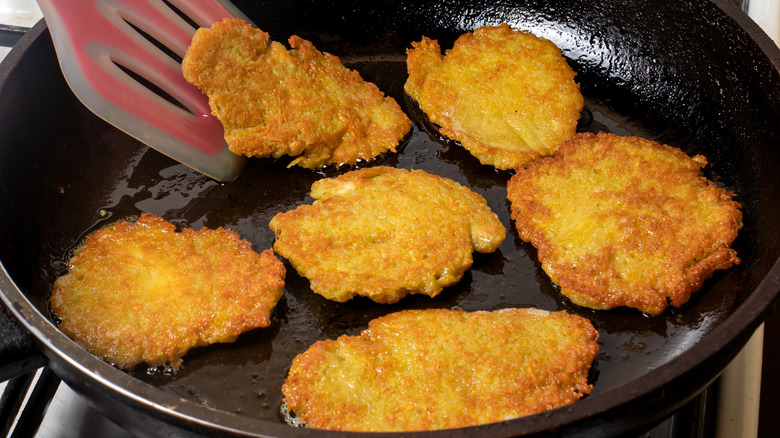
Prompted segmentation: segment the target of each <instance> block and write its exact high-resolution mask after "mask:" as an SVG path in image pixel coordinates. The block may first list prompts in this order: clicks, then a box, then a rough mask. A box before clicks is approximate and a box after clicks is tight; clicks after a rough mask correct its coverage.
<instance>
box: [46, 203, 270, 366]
mask: <svg viewBox="0 0 780 438" xmlns="http://www.w3.org/2000/svg"><path fill="white" fill-rule="evenodd" d="M284 275H285V268H284V265H283V264H282V262H280V261H279V260H278V259H277V258H276V256H274V254H273V251H271V250H270V249H268V250H265V251H263V252H262V253H260V254H258V253H256V252H254V251H253V250H252V246H251V245H250V243H249V242H247V241H246V240H243V239H241V238H240V237H239V236H238V235H237V234H236V233H235V232H233V231H231V230H228V229H226V228H217V229H213V230H212V229H207V228H203V229H201V230H200V231H194V230H192V229H184V230H182V232H180V233H179V232H176V230H175V228H174V226H173V224H170V223H168V222H166V221H165V220H163V219H162V218H161V217H159V216H156V215H153V214H149V213H144V214H142V215H141V217H140V218H138V220H137V221H135V222H134V223H133V222H128V221H124V220H120V221H118V222H116V223H114V224H113V225H111V226H108V227H105V228H102V229H100V230H98V231H97V232H95V233H93V234H92V235H90V236H89V237H88V238H87V239H86V242H85V243H84V244H83V246H82V247H80V248H79V249H78V251H77V252H76V253H75V254H74V256H73V257H72V258H71V259H70V261H69V262H68V272H67V273H66V274H65V275H63V276H62V277H60V278H58V279H57V280H56V281H55V283H54V288H53V290H52V295H51V308H52V311H53V313H54V314H55V316H56V317H57V318H59V319H60V324H59V328H60V329H61V330H62V331H63V332H64V333H65V334H67V335H68V336H70V337H71V338H73V339H75V340H76V341H78V342H80V343H81V344H83V345H84V346H85V347H86V348H87V349H88V350H89V351H91V352H92V353H94V354H95V355H97V356H100V357H102V358H103V359H105V360H107V361H109V362H111V363H113V364H114V365H116V366H117V367H120V368H125V369H130V368H132V367H133V366H135V365H137V364H140V363H146V364H148V365H150V366H162V365H169V366H171V367H172V369H176V368H178V367H179V365H180V364H181V362H182V360H181V357H182V356H183V355H184V354H185V353H186V352H187V350H189V349H190V348H193V347H198V346H202V345H208V344H212V343H216V342H233V341H234V340H235V339H236V338H237V337H238V335H239V334H240V333H243V332H245V331H248V330H251V329H253V328H256V327H266V326H268V325H269V324H270V322H271V321H270V313H271V311H272V310H273V308H274V306H275V305H276V303H277V301H279V299H280V298H281V297H282V293H283V290H282V289H283V287H284Z"/></svg>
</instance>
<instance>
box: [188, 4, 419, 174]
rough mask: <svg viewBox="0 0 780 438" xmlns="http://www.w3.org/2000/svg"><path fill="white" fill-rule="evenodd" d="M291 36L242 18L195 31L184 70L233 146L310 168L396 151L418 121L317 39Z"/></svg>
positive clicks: (242, 151) (240, 151)
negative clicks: (277, 35) (285, 41)
mask: <svg viewBox="0 0 780 438" xmlns="http://www.w3.org/2000/svg"><path fill="white" fill-rule="evenodd" d="M289 44H290V48H291V50H287V49H286V48H285V47H284V46H283V45H282V44H280V43H278V42H275V41H273V42H271V41H269V36H268V34H267V33H265V32H263V31H261V30H258V29H253V28H252V27H251V26H250V25H249V24H248V23H246V22H244V21H241V20H238V19H226V20H225V21H223V22H221V23H215V24H214V25H213V26H212V27H211V28H208V29H207V28H201V29H198V31H197V32H196V33H195V36H194V37H193V39H192V44H191V46H190V48H189V49H188V50H187V54H186V56H185V57H184V60H183V61H182V70H183V73H184V77H185V79H187V81H189V82H190V83H192V84H194V85H195V86H197V87H198V88H200V89H201V90H203V91H204V92H205V93H206V94H207V95H208V96H209V105H210V106H211V110H212V112H213V114H214V115H215V116H216V117H217V118H218V119H219V120H220V121H221V122H222V125H223V126H224V128H225V140H226V141H227V144H228V147H229V148H230V150H231V151H233V152H235V153H236V154H241V155H247V156H250V157H275V158H279V157H281V156H283V155H290V156H293V157H297V158H295V159H294V160H293V161H292V163H291V164H290V165H291V166H292V165H295V164H297V165H298V166H301V167H305V168H310V169H312V168H320V167H323V166H324V165H326V164H331V163H333V164H342V163H346V164H355V163H357V161H358V160H370V159H371V158H373V157H375V156H376V155H377V154H379V153H382V152H387V151H393V152H395V147H396V145H397V144H398V142H399V141H400V140H401V139H402V138H403V137H404V135H406V133H407V132H408V131H409V129H410V128H411V122H410V121H409V118H408V117H407V116H406V114H404V112H403V111H402V110H401V108H400V107H399V106H398V103H396V101H395V100H394V99H393V98H391V97H385V96H384V94H383V93H382V92H381V91H380V90H379V88H378V87H377V86H376V85H375V84H373V83H370V82H366V81H364V80H363V79H362V78H361V77H360V74H358V72H356V71H353V70H349V69H347V68H346V67H344V66H343V65H342V64H341V62H340V61H339V59H338V58H337V57H336V56H333V55H330V54H328V53H322V52H320V51H318V50H317V49H315V48H314V46H313V45H312V44H311V42H309V41H306V40H303V39H301V38H299V37H297V36H292V37H290V39H289Z"/></svg>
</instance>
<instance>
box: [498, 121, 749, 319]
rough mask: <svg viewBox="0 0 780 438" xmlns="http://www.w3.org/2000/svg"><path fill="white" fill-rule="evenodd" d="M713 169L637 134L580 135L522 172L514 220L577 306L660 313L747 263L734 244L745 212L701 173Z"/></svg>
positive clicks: (512, 185) (515, 186)
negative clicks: (742, 261) (718, 273)
mask: <svg viewBox="0 0 780 438" xmlns="http://www.w3.org/2000/svg"><path fill="white" fill-rule="evenodd" d="M706 163H707V160H706V159H705V158H704V157H703V156H701V155H697V156H695V157H693V158H690V157H689V156H688V155H686V154H685V153H684V152H682V151H681V150H679V149H677V148H673V147H671V146H666V145H661V144H658V143H656V142H652V141H649V140H644V139H641V138H638V137H620V136H617V135H613V134H605V133H602V134H598V135H594V134H578V135H577V136H575V137H574V138H573V139H572V140H571V141H569V142H567V143H565V144H564V145H563V146H561V148H560V149H558V151H557V152H556V154H555V156H554V157H550V158H544V159H542V160H540V161H537V162H534V163H531V164H528V165H527V166H525V167H518V168H517V169H516V172H517V173H516V174H515V175H514V176H513V177H512V178H511V179H510V181H509V183H508V198H509V200H510V201H511V210H512V219H514V221H515V225H516V227H517V230H518V232H519V234H520V238H522V239H523V240H524V241H526V242H530V243H532V244H533V246H534V247H536V249H537V250H538V257H539V261H540V262H541V264H542V267H543V269H544V271H545V272H546V273H547V274H548V275H549V276H550V278H551V279H552V280H553V281H554V282H555V283H557V284H558V285H559V286H560V287H561V293H563V294H564V295H566V296H567V297H569V298H570V299H571V301H572V302H574V303H576V304H578V305H581V306H585V307H590V308H593V309H611V308H614V307H619V306H628V307H633V308H636V309H639V310H641V311H642V312H645V313H647V314H650V315H658V314H660V313H662V312H663V311H664V309H666V307H667V301H671V303H672V304H673V305H674V306H677V307H679V306H682V305H683V304H684V303H685V302H687V301H688V299H689V298H690V296H691V294H692V293H693V292H695V291H696V290H698V289H699V288H700V287H701V285H702V283H703V282H704V280H705V279H706V278H708V277H709V276H710V275H711V274H712V273H713V272H714V271H715V270H718V269H727V268H729V267H731V266H732V265H734V264H736V263H739V258H738V257H737V254H736V251H734V250H733V249H731V248H730V247H729V246H730V245H731V243H732V242H733V241H734V239H735V238H736V237H737V231H738V230H739V229H740V228H741V226H742V213H741V211H740V208H741V206H740V204H739V203H737V202H736V201H733V200H732V197H733V196H734V195H733V194H731V193H728V192H727V191H726V190H723V189H721V188H718V187H717V186H716V185H715V183H713V182H711V181H709V180H707V179H706V178H705V177H704V176H703V175H702V172H701V168H703V167H704V166H705V165H706Z"/></svg>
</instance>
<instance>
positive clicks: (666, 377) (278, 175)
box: [0, 0, 780, 437]
mask: <svg viewBox="0 0 780 438" xmlns="http://www.w3.org/2000/svg"><path fill="white" fill-rule="evenodd" d="M235 3H236V4H237V6H238V7H239V8H240V9H242V10H243V11H244V12H245V13H246V14H247V15H248V16H249V17H251V18H252V19H253V20H254V21H255V23H256V24H257V25H258V26H259V27H260V28H262V29H263V30H266V31H268V32H269V33H270V34H271V36H272V38H274V39H276V40H280V41H286V39H287V37H288V36H289V35H291V34H298V35H300V36H302V37H304V38H307V39H310V40H312V41H313V42H314V44H315V45H316V46H317V47H318V48H320V49H321V50H325V51H328V52H331V53H333V54H336V55H338V56H340V57H341V58H342V60H343V61H344V62H345V63H346V64H347V65H348V66H350V67H352V68H355V69H357V70H358V71H360V72H361V74H362V75H363V77H364V78H365V79H367V80H370V81H373V82H376V83H377V84H378V85H379V87H380V88H381V89H382V90H383V91H385V92H386V93H387V94H389V95H391V96H393V97H394V98H395V99H396V100H397V101H398V102H399V103H400V104H401V106H402V108H404V109H405V110H406V111H407V113H408V114H409V115H410V117H411V118H412V120H413V121H414V128H413V130H412V132H411V133H410V134H409V136H408V137H407V138H406V139H405V140H404V142H403V146H402V147H401V150H400V152H399V153H397V154H388V155H386V156H384V157H382V158H380V159H379V160H378V161H377V162H376V163H375V164H382V165H391V166H398V167H404V168H420V169H425V170H427V171H430V172H432V173H436V174H439V175H442V176H446V177H449V178H452V179H454V180H456V181H458V182H460V183H463V184H465V185H467V186H469V187H471V188H472V189H474V190H475V191H477V192H478V193H480V194H482V195H484V196H485V198H486V199H487V200H488V202H489V204H490V206H491V207H492V209H493V210H494V211H495V212H496V213H497V214H498V215H499V217H500V218H501V219H502V221H503V222H504V225H505V226H506V227H507V229H508V230H509V233H508V237H507V239H506V241H505V242H504V243H503V244H502V246H501V247H500V249H499V251H497V252H496V253H494V254H487V255H477V257H476V259H475V263H474V266H473V268H472V270H471V271H470V272H469V273H468V274H467V275H466V276H465V277H464V278H463V280H462V281H461V282H459V283H458V284H457V285H455V286H453V287H451V288H448V289H447V290H445V292H444V293H442V294H441V295H440V296H439V297H437V298H435V299H430V298H425V297H422V298H421V297H408V298H406V299H404V300H402V301H401V302H399V303H398V304H396V305H392V306H386V305H377V304H373V303H372V302H370V301H367V300H364V299H354V300H351V301H350V302H348V303H345V304H338V303H333V302H329V301H327V300H324V299H322V298H321V297H319V296H317V295H314V294H313V293H311V292H310V291H309V288H308V283H307V281H306V280H305V279H302V278H301V277H299V276H298V275H297V274H296V273H295V271H294V270H293V269H292V268H290V267H289V265H288V275H287V286H286V292H285V296H284V298H283V299H282V300H281V301H280V303H279V305H278V307H277V309H276V311H275V313H274V323H273V324H272V325H271V326H270V327H269V328H265V329H258V330H254V331H252V332H249V333H246V334H244V335H242V336H241V337H240V338H239V339H238V341H237V342H236V343H234V344H223V345H215V346H209V347H204V348H199V349H196V350H193V351H191V352H190V353H189V354H187V355H186V356H185V357H184V365H183V367H182V369H181V370H180V371H179V372H178V373H177V374H176V375H166V374H164V373H160V372H159V371H158V372H153V373H151V374H149V373H148V372H147V371H148V370H146V369H144V368H139V369H136V370H133V371H132V372H123V371H120V370H118V369H116V368H114V367H112V366H111V365H109V364H107V363H105V362H103V361H102V360H100V359H97V358H96V357H94V356H92V355H90V354H89V353H87V352H86V351H85V350H84V349H83V348H82V347H81V346H79V345H78V344H76V343H74V342H72V341H71V340H70V339H68V338H67V337H65V336H64V335H63V334H62V333H60V332H59V331H58V330H57V329H56V327H55V325H54V324H53V323H52V320H51V318H50V314H49V310H48V295H49V291H50V287H51V283H52V282H53V280H54V279H55V278H56V277H57V276H58V275H60V274H62V272H63V268H64V264H65V260H66V258H67V256H68V254H69V251H71V250H72V248H73V247H74V246H75V245H77V244H78V243H79V242H80V241H81V239H82V238H83V237H84V236H85V235H86V234H87V233H90V232H92V231H94V230H95V229H97V228H98V227H101V226H103V225H106V224H109V223H111V222H113V221H115V220H117V219H120V218H126V217H131V216H134V215H137V214H139V213H140V212H142V211H148V212H154V213H157V214H160V215H162V216H163V217H165V218H166V219H167V220H169V221H171V222H173V223H175V224H178V225H180V226H190V227H195V228H199V227H202V226H208V227H212V228H213V227H217V226H227V227H229V228H232V229H235V230H236V231H237V232H238V233H239V234H241V235H242V236H243V237H244V238H246V239H248V240H249V241H250V242H252V244H253V245H254V246H255V248H256V249H258V250H261V249H265V248H269V247H271V245H272V244H273V234H272V233H271V232H270V230H269V229H268V227H267V223H268V221H269V220H270V218H271V217H272V216H273V215H274V214H275V213H276V212H278V211H286V210H288V209H291V208H294V207H295V206H297V205H299V204H301V203H305V202H310V201H311V199H310V198H309V197H308V196H307V194H308V188H309V186H310V185H311V183H312V182H313V181H315V180H317V179H319V178H321V177H323V175H335V174H336V173H337V172H338V170H330V171H326V172H323V173H315V172H311V171H307V170H303V169H297V168H293V169H287V168H286V167H285V166H286V164H287V161H286V160H277V161H273V160H263V159H255V160H250V163H249V165H248V167H247V169H246V171H245V172H244V174H243V175H242V176H241V177H240V178H239V179H238V180H237V181H235V182H233V183H230V184H218V183H216V182H214V181H213V180H210V179H208V178H206V177H204V176H201V175H199V174H197V173H195V172H193V171H191V170H189V169H187V168H186V167H184V166H183V165H180V164H177V163H176V162H173V161H171V160H170V159H168V158H166V157H164V156H162V155H161V154H159V153H157V152H155V151H154V150H151V149H148V148H146V147H144V146H143V145H141V144H139V143H137V142H136V141H134V140H133V139H131V138H129V137H128V136H126V135H124V134H122V133H121V132H119V131H117V130H116V129H114V128H112V127H111V126H109V125H107V124H105V123H104V122H102V121H101V120H99V119H97V118H96V117H95V116H93V115H92V114H91V113H90V112H89V111H88V110H86V109H85V108H84V107H83V106H82V105H81V104H80V103H79V102H78V101H77V100H76V99H75V98H74V96H73V95H72V94H71V92H70V91H69V89H68V87H67V85H66V84H65V83H64V81H63V79H62V77H61V75H60V73H59V69H58V66H57V61H56V55H55V53H54V50H53V48H52V45H51V40H50V38H49V35H48V32H47V30H46V28H45V25H44V24H43V23H39V24H38V25H37V26H36V27H35V28H34V29H33V30H31V31H30V32H29V33H28V34H27V35H26V36H25V37H24V38H23V40H22V41H21V42H20V43H19V45H18V47H17V48H16V49H14V51H13V52H12V53H11V54H10V55H9V57H8V59H7V60H6V61H5V62H4V63H3V65H2V68H0V102H1V103H2V106H0V260H1V261H2V264H3V267H4V268H5V271H6V272H5V274H6V275H0V289H1V290H2V292H3V293H2V298H3V301H4V302H5V304H6V305H7V306H8V307H9V308H10V309H11V310H12V312H13V313H14V314H15V315H16V316H17V317H18V318H19V319H20V320H21V323H22V325H23V327H24V329H25V330H26V331H27V332H29V333H31V334H32V336H33V337H34V339H35V342H36V344H37V345H38V346H39V347H40V349H41V351H42V352H43V353H44V355H45V356H46V359H47V361H48V365H49V366H50V367H51V368H52V369H53V370H54V372H55V373H56V374H57V375H59V376H60V377H61V378H62V379H63V380H65V381H66V382H67V383H68V384H69V385H70V386H71V387H73V388H74V389H75V390H76V391H78V392H80V393H82V394H84V395H85V396H86V397H87V398H88V399H89V400H90V401H91V402H92V404H93V405H94V406H95V407H96V408H97V409H98V410H100V411H101V412H103V413H104V414H106V415H107V416H108V417H109V418H111V419H113V420H114V421H115V422H117V423H118V424H120V425H122V426H123V427H125V428H127V429H129V430H131V431H133V432H134V433H136V434H139V435H156V436H190V435H201V434H202V435H228V436H232V435H236V436H310V435H311V436H332V435H333V434H332V433H327V432H323V431H313V430H307V429H295V428H291V427H289V426H287V425H285V424H283V423H282V421H281V416H280V414H279V404H280V401H281V394H280V386H281V383H282V381H283V379H284V377H285V375H286V372H287V369H288V367H289V364H290V361H291V360H292V358H293V357H294V356H295V355H296V354H298V353H300V352H302V351H304V350H305V349H306V348H307V347H308V346H309V345H310V344H311V343H313V342H315V341H317V340H319V339H325V338H335V337H337V336H339V335H342V334H355V333H357V332H359V331H360V330H362V329H363V328H365V326H366V324H367V322H368V321H369V320H370V319H373V318H375V317H378V316H381V315H384V314H387V313H389V312H393V311H396V310H400V309H408V308H427V307H436V308H452V307H460V308H463V309H466V310H491V309H498V308H503V307H527V306H534V307H540V308H543V309H547V310H567V311H569V312H572V313H576V314H579V315H582V316H584V317H587V318H589V319H590V320H592V321H593V323H594V325H595V326H596V327H597V328H598V330H599V332H600V334H601V339H600V342H601V344H602V349H601V354H600V356H599V357H598V359H597V360H596V362H595V364H594V368H593V373H592V376H591V379H592V382H593V383H594V385H595V386H594V389H593V392H592V393H591V395H590V396H588V397H586V398H584V399H582V400H580V401H579V402H577V403H575V404H573V405H570V406H566V407H563V408H560V409H555V410H552V411H548V412H545V413H541V414H537V415H532V416H529V417H526V418H521V419H516V420H512V421H506V422H502V423H496V424H490V425H485V426H480V427H474V428H466V429H459V430H455V431H439V432H431V433H426V434H422V433H421V434H419V435H425V436H429V435H430V436H452V435H475V436H489V437H495V436H514V435H539V436H546V435H572V436H576V435H583V436H584V435H588V434H596V435H597V436H610V435H618V434H625V433H630V432H638V431H642V430H644V429H647V428H649V427H650V426H652V425H653V424H654V423H656V422H658V421H660V420H662V419H663V418H665V417H666V416H667V415H669V414H670V413H672V412H673V411H674V410H676V409H677V408H679V407H680V406H682V405H683V404H684V403H685V402H686V401H688V400H690V399H691V398H692V397H694V396H695V395H696V394H697V393H698V392H700V391H701V390H702V389H703V388H704V387H706V386H707V385H708V384H710V383H711V382H712V381H713V380H714V379H715V378H716V377H717V376H718V374H719V373H720V372H721V371H722V370H723V368H724V367H725V366H726V365H727V364H728V362H729V361H730V360H731V359H732V358H733V357H734V356H735V354H736V353H737V352H738V351H739V350H740V348H741V347H742V346H743V345H744V343H745V342H746V341H747V339H748V338H749V337H750V335H751V334H752V332H753V330H754V329H755V328H756V327H757V326H758V325H759V324H760V323H761V321H762V320H763V318H764V316H765V315H766V313H767V312H768V311H769V310H770V307H771V306H772V305H773V303H774V302H775V301H776V297H777V295H778V291H779V290H780V265H778V264H777V260H778V256H780V204H779V203H778V202H777V201H776V200H777V199H779V198H780V179H778V178H777V176H776V173H777V169H780V150H779V149H778V148H779V147H780V73H779V72H778V68H779V66H780V50H778V49H777V47H775V46H774V45H773V44H772V43H771V41H770V40H769V39H768V38H767V37H766V36H765V35H764V34H763V33H762V32H761V31H760V30H758V28H757V26H756V25H755V24H753V23H752V22H751V21H750V20H749V19H748V18H747V17H746V16H745V15H744V14H743V13H742V12H741V11H739V9H738V8H737V6H736V5H734V4H733V2H728V1H717V2H714V3H712V2H709V1H703V0H702V1H693V0H688V1H683V0H676V1H673V2H670V1H664V0H656V1H651V0H646V1H641V2H623V1H601V2H590V1H588V0H583V1H574V0H571V1H549V0H547V1H525V2H523V1H466V0H464V1H456V2H446V3H439V2H432V1H417V2H411V1H398V2H386V4H383V3H376V2H364V1H357V0H356V1H343V2H328V4H325V2H317V1H286V2H253V1H237V2H235ZM500 22H509V23H510V24H512V25H514V26H515V27H518V28H522V29H528V30H531V31H533V32H534V33H536V34H537V35H540V36H543V37H546V38H548V39H551V40H552V41H553V42H555V43H556V44H557V45H558V46H559V47H561V48H562V50H563V52H564V54H565V55H566V56H567V58H568V59H569V61H570V63H571V65H572V67H573V68H574V69H575V70H576V71H577V72H578V76H577V80H578V82H580V83H581V87H582V91H583V94H584V95H585V96H586V110H585V111H583V114H582V118H581V123H580V127H579V129H580V131H592V132H598V131H609V132H614V133H617V134H626V135H629V134H633V135H640V136H642V137H645V138H650V139H653V140H657V141H660V142H663V143H667V144H671V145H674V146H677V147H680V148H682V149H683V150H684V151H686V152H687V153H689V154H691V155H693V154H703V155H705V156H706V157H707V158H708V160H709V163H710V164H709V166H708V167H707V168H706V169H705V173H706V174H707V176H708V177H709V178H711V179H713V180H714V181H716V182H717V183H718V184H719V185H721V186H722V187H726V188H727V189H729V190H731V191H734V192H735V193H737V195H738V198H737V199H738V200H739V201H740V202H741V203H742V204H743V206H744V216H745V226H744V228H743V230H742V231H741V232H740V235H739V237H738V239H737V240H736V242H735V243H734V247H735V248H736V250H737V251H738V253H739V256H740V257H741V258H742V263H741V264H740V265H738V266H736V267H734V268H732V269H729V270H727V271H721V272H717V273H716V274H715V275H714V276H713V278H711V279H710V280H708V281H707V282H706V283H705V285H704V287H703V288H702V290H700V291H699V292H698V293H697V294H695V295H694V297H693V298H692V300H691V301H690V302H689V303H688V304H687V305H685V306H684V307H683V308H681V309H670V310H668V311H667V312H666V313H665V314H664V315H662V316H660V317H656V318H649V317H646V316H643V315H641V314H639V313H637V312H634V311H629V310H625V309H617V310H613V311H608V312H596V311H591V310H587V309H583V308H579V307H577V306H574V305H572V304H571V303H570V302H568V301H567V300H566V299H565V298H564V297H562V295H561V294H560V293H559V292H558V290H557V288H556V287H555V286H554V285H553V284H552V283H551V282H550V280H549V279H548V278H547V277H546V275H545V274H544V273H543V271H542V270H541V268H540V266H539V264H538V262H536V254H535V251H534V249H533V248H532V247H531V246H530V245H527V244H525V243H523V242H522V241H520V240H519V239H518V238H517V234H516V232H515V231H514V225H513V224H512V223H511V222H510V219H509V209H508V205H507V201H506V189H505V184H506V181H507V179H508V178H509V177H510V175H511V172H500V171H495V170H493V169H492V168H490V167H486V166H481V165H479V163H478V162H477V161H476V160H475V159H474V158H472V157H471V156H470V155H469V154H468V153H466V152H465V151H464V150H463V149H462V148H461V147H460V146H458V145H457V144H455V143H452V142H449V141H447V140H446V139H444V138H442V137H440V136H439V135H438V134H437V133H436V129H435V127H434V126H432V125H431V124H430V123H429V122H428V121H427V120H426V118H425V117H424V115H423V114H422V113H421V112H420V110H419V108H418V106H417V104H416V103H415V102H413V101H412V100H410V99H409V98H408V97H406V96H405V95H404V93H403V83H404V81H405V80H406V70H405V64H404V59H405V58H404V57H405V55H404V51H405V49H406V48H408V47H409V46H410V43H411V42H412V41H417V40H419V39H420V38H421V37H422V36H423V35H426V36H428V37H431V38H437V39H439V40H440V42H441V43H442V45H443V46H444V47H447V45H448V44H451V43H452V41H454V39H455V38H457V36H459V35H460V34H462V33H464V32H468V31H471V30H473V29H474V28H475V27H478V26H480V25H483V24H497V23H500ZM410 435H412V436H416V435H418V434H405V436H410Z"/></svg>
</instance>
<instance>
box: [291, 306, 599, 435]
mask: <svg viewBox="0 0 780 438" xmlns="http://www.w3.org/2000/svg"><path fill="white" fill-rule="evenodd" d="M597 339H598V332H597V331H596V330H595V329H594V328H593V326H592V325H591V323H590V322H589V321H588V320H587V319H585V318H582V317H579V316H576V315H570V314H568V313H566V312H555V313H548V312H545V311H540V310H536V309H504V310H497V311H493V312H471V313H469V312H465V311H462V310H444V309H429V310H406V311H401V312H397V313H393V314H390V315H387V316H385V317H382V318H378V319H375V320H373V321H371V322H370V323H369V325H368V329H366V330H364V331H363V332H362V333H361V334H360V335H359V336H341V337H339V338H338V339H337V340H325V341H319V342H317V343H315V344H314V345H312V346H311V348H309V350H307V351H306V352H304V353H302V354H300V355H298V356H297V357H296V358H295V359H294V360H293V364H292V367H291V369H290V372H289V375H288V377H287V379H286V380H285V382H284V385H283V386H282V392H283V393H284V402H285V404H286V406H285V407H284V408H286V409H287V410H289V411H291V412H292V413H293V414H294V415H295V417H296V420H297V421H300V422H302V423H304V424H305V425H306V426H308V427H312V428H318V429H334V430H355V431H385V432H388V431H413V430H432V429H445V428H454V427H463V426H471V425H478V424H484V423H491V422H496V421H502V420H507V419H512V418H517V417H521V416H524V415H530V414H533V413H537V412H542V411H545V410H548V409H553V408H556V407H559V406H564V405H567V404H570V403H573V402H575V401H577V400H578V399H580V397H582V396H583V395H585V394H588V393H590V390H591V385H589V384H588V381H587V379H588V370H589V369H590V366H591V363H592V362H593V360H594V359H595V358H596V355H597V354H598V351H599V345H598V343H597V342H596V341H597Z"/></svg>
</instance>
